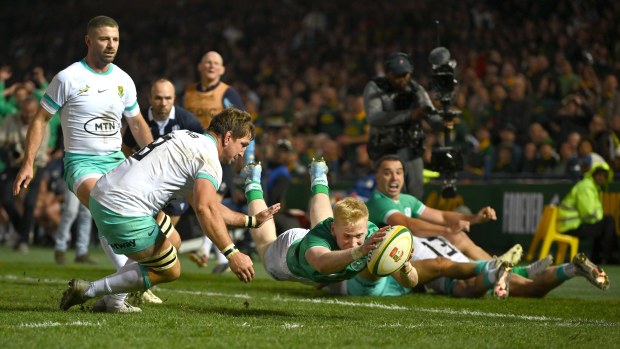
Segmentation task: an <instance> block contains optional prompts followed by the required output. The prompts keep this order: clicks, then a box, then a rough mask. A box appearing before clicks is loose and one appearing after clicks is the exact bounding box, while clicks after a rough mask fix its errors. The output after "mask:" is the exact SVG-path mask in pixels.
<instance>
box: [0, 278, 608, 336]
mask: <svg viewBox="0 0 620 349" xmlns="http://www.w3.org/2000/svg"><path fill="white" fill-rule="evenodd" d="M0 281H8V282H11V281H19V282H32V283H44V284H58V285H60V284H66V283H67V280H59V279H46V278H33V277H28V276H18V275H10V274H9V275H0ZM157 291H158V292H159V291H163V292H172V293H180V294H191V295H197V296H208V297H224V298H239V299H255V300H261V299H264V300H269V301H274V300H277V301H280V302H291V303H295V302H297V303H314V304H326V305H328V304H329V305H335V306H345V307H360V308H374V309H383V310H391V311H414V312H425V313H435V314H448V315H457V316H478V317H488V318H504V319H517V320H523V321H538V322H556V323H557V325H558V326H578V325H596V326H609V327H616V326H620V322H610V321H605V320H595V319H574V318H573V319H571V318H560V317H549V316H536V315H521V314H510V313H493V312H484V311H477V310H467V309H461V310H455V309H450V308H425V307H416V306H411V307H408V306H402V305H393V304H383V303H378V302H368V303H365V302H355V301H351V300H340V299H332V298H330V299H327V298H291V297H282V296H281V295H280V294H276V295H275V296H273V297H256V296H250V295H248V294H235V293H221V292H208V291H190V290H178V289H172V288H164V287H160V286H157ZM351 298H353V297H351ZM52 324H53V323H52ZM69 324H70V323H67V324H60V325H69ZM94 325H99V324H98V323H97V324H90V325H87V324H84V325H78V324H74V325H73V326H94ZM44 327H46V326H44ZM47 327H49V326H47Z"/></svg>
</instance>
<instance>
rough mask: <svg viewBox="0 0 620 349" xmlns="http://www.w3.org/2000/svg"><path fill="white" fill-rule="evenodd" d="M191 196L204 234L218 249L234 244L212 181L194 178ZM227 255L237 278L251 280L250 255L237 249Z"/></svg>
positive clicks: (222, 249)
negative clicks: (220, 210) (194, 182)
mask: <svg viewBox="0 0 620 349" xmlns="http://www.w3.org/2000/svg"><path fill="white" fill-rule="evenodd" d="M193 196H194V210H195V212H196V216H197V217H198V222H199V223H200V227H201V228H202V231H203V232H204V234H205V235H206V236H207V237H208V238H209V239H211V241H213V243H214V244H215V246H217V248H218V249H219V250H220V251H223V252H224V250H226V249H227V248H228V247H229V246H234V245H233V242H232V240H231V238H230V236H229V235H228V230H227V228H226V224H225V222H224V218H223V217H222V215H221V213H220V212H219V208H220V205H219V202H218V201H217V193H216V191H215V186H214V185H213V183H211V182H210V181H208V180H206V179H202V178H198V179H196V184H195V185H194V195H193ZM227 257H228V258H229V260H228V262H229V265H230V269H231V270H232V272H233V273H235V275H237V277H238V278H239V280H241V281H243V282H250V281H252V279H253V278H254V267H253V263H252V260H251V259H250V257H248V256H247V255H245V254H243V253H241V252H239V251H238V250H236V251H235V252H234V253H231V254H230V255H229V256H227Z"/></svg>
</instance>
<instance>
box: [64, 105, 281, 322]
mask: <svg viewBox="0 0 620 349" xmlns="http://www.w3.org/2000/svg"><path fill="white" fill-rule="evenodd" d="M253 137H254V125H252V122H251V117H250V115H249V114H248V113H246V112H243V111H240V110H237V109H232V108H231V109H225V110H224V111H222V112H221V113H219V114H218V115H216V117H215V118H214V119H213V120H212V121H211V125H210V126H209V128H208V130H207V134H205V135H201V134H197V133H194V132H191V131H187V130H179V131H174V132H171V133H169V134H168V135H165V136H163V137H161V138H159V139H157V140H156V141H154V142H152V143H151V144H149V145H148V146H146V147H144V148H142V149H141V150H140V151H138V152H136V153H134V154H133V155H132V156H131V157H129V158H128V159H127V160H125V161H124V162H123V163H122V164H121V165H119V166H118V167H117V168H116V169H114V170H112V171H110V172H108V173H107V174H106V175H104V176H103V177H101V179H100V180H99V181H98V182H97V184H96V185H95V187H94V188H93V191H92V194H91V197H90V207H91V212H92V215H93V218H94V219H95V223H96V224H97V228H98V229H99V232H100V234H102V235H103V236H105V237H106V238H107V239H108V241H109V242H110V246H111V247H112V249H113V250H114V252H115V253H118V254H124V255H126V256H127V257H129V258H130V259H131V260H133V261H137V263H136V262H134V263H128V264H126V265H125V266H123V267H122V268H121V269H120V270H118V272H117V273H115V274H112V275H108V276H106V277H104V278H102V279H100V280H97V281H94V282H87V281H84V280H80V279H73V280H71V281H70V282H69V289H68V290H66V291H65V292H64V294H63V297H62V299H61V302H60V309H62V310H67V309H69V308H70V307H72V306H74V305H77V304H82V303H84V302H85V301H86V300H88V299H90V298H93V297H97V296H102V295H107V294H111V293H116V292H131V291H138V290H144V289H148V288H150V287H151V286H153V285H156V284H159V283H164V282H171V281H174V280H176V279H177V278H178V277H179V276H180V273H181V264H180V262H179V260H178V258H177V249H178V248H179V247H180V243H181V239H180V237H179V234H178V232H177V231H176V230H175V229H174V227H172V225H171V224H170V222H169V220H166V221H164V222H162V223H159V224H158V223H157V222H156V221H155V219H154V218H153V215H155V214H156V213H157V212H159V211H160V210H161V209H162V207H163V206H164V205H165V204H166V203H167V202H168V201H169V200H170V199H175V198H179V197H187V198H188V200H189V202H191V203H193V207H194V211H195V212H196V215H197V217H198V221H199V223H200V226H201V227H202V229H203V232H204V234H205V235H207V236H209V238H210V239H211V240H213V242H214V243H215V245H216V246H217V247H218V248H219V249H220V251H222V252H223V254H224V255H225V256H226V257H227V258H228V260H229V263H230V268H231V270H232V271H233V272H234V273H235V274H236V275H237V277H238V278H239V279H240V280H241V281H243V282H250V281H252V279H253V278H254V268H253V265H252V260H251V259H250V257H249V256H247V255H245V254H243V253H240V252H239V250H237V249H236V248H235V247H234V244H232V241H231V239H230V236H229V235H228V230H227V228H226V224H228V225H230V226H236V227H248V226H260V225H261V224H263V223H264V222H265V221H267V220H270V219H271V218H272V217H273V214H274V213H275V212H277V211H278V210H279V208H280V205H279V204H276V205H274V206H272V207H270V208H268V209H265V210H263V211H261V212H260V213H258V214H256V215H255V216H253V217H248V216H246V215H243V214H241V213H237V212H233V211H231V210H229V209H228V208H226V206H224V205H222V204H221V203H219V200H218V197H217V189H218V187H219V186H220V184H221V183H222V167H221V165H220V162H222V163H224V164H230V163H232V162H233V161H234V160H236V159H237V158H239V157H242V156H243V151H244V150H245V148H246V147H247V146H248V144H249V143H250V140H251V139H252V138H253ZM95 306H97V303H95Z"/></svg>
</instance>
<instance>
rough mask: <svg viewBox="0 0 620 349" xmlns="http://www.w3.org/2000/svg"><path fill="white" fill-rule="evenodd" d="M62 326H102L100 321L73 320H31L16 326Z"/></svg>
mask: <svg viewBox="0 0 620 349" xmlns="http://www.w3.org/2000/svg"><path fill="white" fill-rule="evenodd" d="M61 326H65V327H67V326H99V327H101V323H100V322H89V321H72V322H52V321H45V322H31V323H22V324H19V325H18V326H15V327H20V328H45V327H61Z"/></svg>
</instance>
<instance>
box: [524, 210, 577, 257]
mask: <svg viewBox="0 0 620 349" xmlns="http://www.w3.org/2000/svg"><path fill="white" fill-rule="evenodd" d="M557 214H558V208H557V207H556V206H554V205H546V206H545V207H544V209H543V214H542V217H541V218H540V223H538V227H537V229H536V233H535V234H534V238H533V239H532V243H531V244H530V248H529V250H528V252H527V256H526V259H527V260H528V261H532V260H533V259H534V254H535V253H536V249H537V248H538V245H540V243H541V241H542V247H541V249H540V252H539V253H538V259H542V258H545V256H547V255H548V254H549V250H550V249H551V244H552V243H554V242H555V243H556V244H557V247H558V251H557V253H556V255H555V264H556V265H559V264H562V263H564V258H565V257H566V248H567V247H568V246H570V259H569V261H571V260H572V259H573V257H575V255H576V254H577V251H578V250H579V238H577V237H575V236H570V235H566V234H561V233H558V231H557V230H556V228H555V220H556V217H557Z"/></svg>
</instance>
